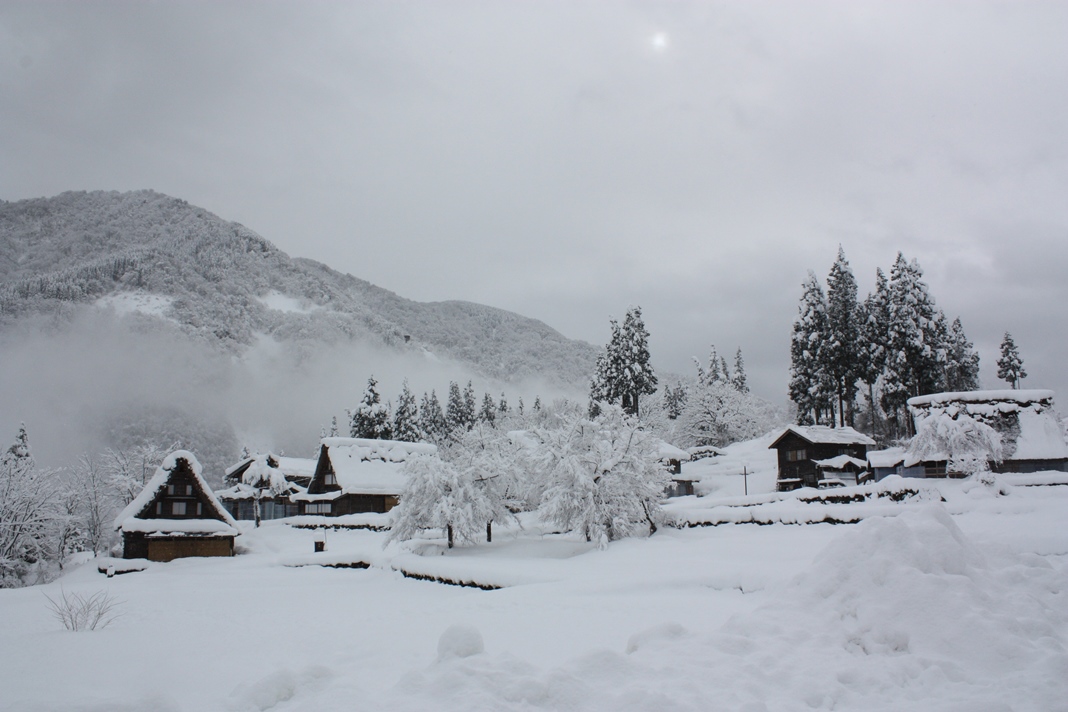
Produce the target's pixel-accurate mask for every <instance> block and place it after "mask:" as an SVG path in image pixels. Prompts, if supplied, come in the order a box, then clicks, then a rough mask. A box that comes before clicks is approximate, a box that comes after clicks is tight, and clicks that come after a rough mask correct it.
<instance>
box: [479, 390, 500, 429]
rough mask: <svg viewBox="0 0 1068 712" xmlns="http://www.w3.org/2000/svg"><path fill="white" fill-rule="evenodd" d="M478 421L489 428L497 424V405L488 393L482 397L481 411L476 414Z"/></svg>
mask: <svg viewBox="0 0 1068 712" xmlns="http://www.w3.org/2000/svg"><path fill="white" fill-rule="evenodd" d="M478 419H479V421H481V422H483V423H486V424H487V425H490V426H492V425H493V424H494V423H496V422H497V405H496V404H495V403H494V402H493V396H491V395H490V394H489V393H486V394H485V395H483V396H482V409H481V410H480V411H479V412H478Z"/></svg>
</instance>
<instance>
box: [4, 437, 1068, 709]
mask: <svg viewBox="0 0 1068 712" xmlns="http://www.w3.org/2000/svg"><path fill="white" fill-rule="evenodd" d="M750 456H752V458H753V465H754V469H755V470H756V471H757V472H758V474H757V477H758V478H759V477H760V476H761V474H760V473H762V472H763V471H765V470H766V466H765V465H766V463H764V465H762V464H760V463H759V462H758V461H759V457H758V456H757V448H755V447H754V448H753V453H752V454H751V455H745V457H750ZM764 457H766V455H764ZM700 466H701V467H712V466H716V467H723V468H725V467H726V464H725V463H722V462H721V463H719V464H717V465H711V464H704V465H700ZM715 477H719V478H720V480H721V481H720V482H718V483H716V482H710V483H708V487H709V488H710V489H713V490H715V491H716V492H717V494H718V495H720V496H730V497H731V498H732V500H733V501H738V499H739V498H738V495H741V494H742V491H741V483H740V481H739V480H740V478H739V477H735V475H734V474H733V473H729V472H726V471H725V470H724V471H723V472H721V473H720V474H719V475H716V476H715ZM1054 479H1056V478H1054ZM757 482H758V483H759V482H760V481H759V479H758V480H757ZM736 484H737V485H738V487H737V488H736V487H735V485H736ZM753 484H754V482H753V480H750V486H751V489H750V492H753V491H754V490H753V489H752V486H753ZM768 490H769V487H768V486H767V483H762V484H761V485H760V490H759V491H762V492H765V493H767V492H768ZM1006 490H1007V491H1008V494H1007V495H1005V496H998V495H996V494H995V492H994V491H993V490H991V489H990V488H988V487H984V486H982V485H979V484H977V483H976V484H973V483H968V482H941V483H938V494H939V495H940V496H941V498H944V499H945V501H944V502H941V501H930V500H915V501H913V500H909V501H906V502H903V503H899V504H894V505H892V507H891V508H885V507H884V508H883V509H882V510H876V509H873V508H871V507H870V506H869V505H868V503H859V504H858V505H856V506H857V507H859V508H861V509H863V508H864V507H865V506H869V508H868V510H865V511H866V512H867V514H866V515H865V516H864V517H862V521H860V523H858V524H850V525H830V524H802V525H798V524H791V525H788V524H772V525H768V526H758V525H754V524H739V525H721V526H715V527H697V528H691V529H662V530H661V531H660V532H659V533H657V534H656V535H655V536H653V537H651V538H639V539H632V540H627V541H622V542H618V543H614V544H612V545H611V546H610V547H609V549H608V550H607V551H597V550H595V549H591V548H590V547H589V546H588V545H587V544H586V543H585V542H583V541H580V540H576V539H574V538H571V537H567V536H561V535H554V534H552V533H551V532H543V531H540V530H538V529H537V528H536V527H534V526H530V527H529V528H528V529H527V530H524V531H523V532H521V533H516V532H513V533H507V534H506V533H503V532H501V533H499V534H498V536H497V537H496V539H497V541H495V542H494V543H493V544H492V545H483V546H479V547H474V548H468V549H460V550H454V551H453V552H449V553H448V554H446V555H439V554H441V553H442V549H441V546H440V543H439V542H437V541H427V542H423V543H421V544H420V545H418V546H416V547H411V548H410V549H411V550H407V551H405V550H402V549H401V548H397V547H390V548H388V549H385V550H383V548H382V541H383V539H384V537H385V535H384V534H382V533H379V532H374V531H369V530H353V531H331V532H330V533H329V534H328V542H327V545H328V551H327V552H325V554H321V555H315V554H313V553H311V552H312V549H313V540H314V536H315V534H314V533H313V532H312V531H308V530H299V529H294V528H292V527H289V526H287V525H285V524H281V523H270V524H268V525H265V526H263V527H262V528H260V529H259V530H253V529H247V530H246V531H245V534H244V535H243V536H242V537H240V539H239V543H240V547H241V550H242V552H243V553H242V554H241V555H240V556H238V557H236V558H234V559H187V560H182V561H175V562H171V563H169V564H152V565H151V566H149V567H148V569H147V570H145V571H142V572H138V573H130V574H125V575H122V576H117V577H115V578H112V579H107V578H105V577H104V576H103V575H101V574H99V573H97V571H96V566H95V564H94V563H92V562H90V563H89V564H87V565H84V566H82V567H80V568H77V569H76V570H74V571H72V572H70V573H69V574H68V575H67V576H65V577H64V578H63V579H61V580H60V581H58V582H55V583H53V584H50V585H48V586H43V587H36V588H28V589H21V590H12V591H0V641H2V644H0V709H4V710H19V711H23V710H26V711H31V712H32V711H35V710H76V711H85V710H93V711H100V712H103V711H104V710H109V711H110V710H119V711H120V712H121V711H125V712H132V711H134V710H145V711H146V712H147V711H150V710H151V711H153V712H156V711H160V712H168V711H177V710H182V711H184V710H189V711H193V710H197V711H199V710H267V709H271V710H279V711H280V712H283V711H288V710H315V711H316V712H330V711H332V710H372V709H374V710H421V711H425V710H463V711H464V712H471V711H473V710H534V709H546V710H650V711H651V710H656V711H658V712H660V711H671V710H748V711H751V712H754V711H757V710H793V709H806V710H807V709H835V710H865V711H868V710H900V709H906V708H911V709H922V710H944V711H947V712H948V711H950V710H953V711H958V710H959V711H962V712H963V711H964V710H968V711H969V712H975V711H979V712H982V711H994V710H1016V711H1025V710H1036V711H1037V710H1043V711H1047V710H1064V709H1068V527H1066V526H1065V522H1066V521H1068V486H1038V487H1022V486H1020V487H1011V488H1006ZM742 499H744V498H742ZM714 504H715V502H714V500H713V499H712V497H707V498H683V499H682V500H680V501H678V502H676V503H673V505H672V509H673V510H682V511H693V510H695V509H700V508H702V507H704V508H709V509H711V508H712V506H713V505H714ZM778 506H779V507H780V508H783V509H788V508H789V507H790V506H791V505H790V503H786V504H779V505H778ZM793 506H796V507H803V506H821V505H801V504H796V505H793ZM842 506H853V505H842ZM880 506H882V505H880ZM805 511H807V510H805ZM803 519H804V518H802V520H803ZM317 556H318V559H320V560H322V561H324V562H329V563H354V562H357V561H359V562H363V563H367V564H370V565H371V567H370V568H368V569H351V568H340V569H336V568H324V567H321V566H300V565H301V564H308V563H312V562H314V561H316V557H317ZM402 569H403V570H405V571H408V572H410V573H415V574H420V575H425V576H431V577H437V578H451V579H455V580H471V581H478V582H481V583H484V584H492V585H497V586H501V587H502V588H500V589H499V590H492V591H485V590H479V589H475V588H464V587H458V586H448V585H442V584H440V583H432V582H428V581H422V580H413V579H410V578H405V577H404V575H403V574H402V573H401V572H400V570H402ZM61 588H62V589H64V590H66V591H68V592H69V591H79V592H94V591H98V590H107V591H109V592H111V593H112V594H113V595H114V596H116V597H117V598H119V599H121V600H122V601H123V603H122V604H121V610H122V613H123V615H122V616H121V617H120V618H118V619H117V620H116V621H115V622H114V623H113V624H111V625H110V626H109V627H108V628H106V629H104V630H99V631H93V632H83V633H70V632H67V631H65V630H62V628H61V627H60V625H59V623H58V622H56V621H55V620H54V619H53V618H52V617H51V614H50V612H49V610H48V607H47V601H46V600H45V597H44V594H48V595H50V596H52V597H53V598H54V597H56V595H57V594H59V592H60V590H61ZM453 626H461V627H460V628H454V627H453ZM480 650H481V652H479V651H480Z"/></svg>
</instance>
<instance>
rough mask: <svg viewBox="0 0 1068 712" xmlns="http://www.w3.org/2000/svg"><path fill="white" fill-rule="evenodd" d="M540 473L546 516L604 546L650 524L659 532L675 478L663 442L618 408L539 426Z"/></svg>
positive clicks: (535, 433)
mask: <svg viewBox="0 0 1068 712" xmlns="http://www.w3.org/2000/svg"><path fill="white" fill-rule="evenodd" d="M530 435H531V437H532V439H533V440H534V441H535V442H536V445H535V446H534V450H535V453H536V454H535V456H534V472H535V474H536V475H538V476H540V477H541V478H542V479H543V482H544V493H543V494H542V498H541V507H540V508H539V511H540V514H541V516H542V518H543V519H545V520H546V521H547V522H551V523H552V524H554V525H556V526H558V527H560V528H562V529H564V530H566V531H577V532H582V533H583V534H584V535H585V536H586V538H587V539H588V540H590V541H595V542H597V545H598V546H599V547H601V548H604V547H606V546H607V545H608V542H609V541H612V540H614V539H619V538H622V537H625V536H630V535H631V534H633V533H634V532H635V531H636V530H637V528H638V526H639V525H641V524H646V525H648V527H649V530H650V532H653V531H656V526H657V523H658V521H659V520H660V517H661V514H660V500H661V498H662V497H663V495H664V489H665V487H666V486H667V484H668V482H669V481H670V476H669V475H668V473H667V471H666V470H665V469H664V466H663V465H662V463H661V462H660V457H659V442H658V441H657V439H656V438H655V437H654V436H653V435H652V434H651V433H649V432H647V431H645V430H644V429H642V427H641V426H640V424H639V422H638V420H637V418H632V417H630V416H627V415H626V414H625V413H624V412H623V409H622V408H621V407H619V406H602V408H601V412H600V414H599V415H598V416H597V417H596V418H594V419H592V420H591V419H589V418H585V417H582V416H571V417H570V418H568V419H567V420H565V421H564V422H563V423H562V425H561V426H560V427H558V428H553V429H540V428H539V429H536V430H535V431H533V432H532V433H531V434H530Z"/></svg>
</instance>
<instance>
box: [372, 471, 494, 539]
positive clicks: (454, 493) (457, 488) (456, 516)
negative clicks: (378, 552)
mask: <svg viewBox="0 0 1068 712" xmlns="http://www.w3.org/2000/svg"><path fill="white" fill-rule="evenodd" d="M404 470H405V472H406V473H407V476H408V481H407V484H406V485H405V487H404V491H403V492H401V497H400V504H399V505H397V506H396V507H394V508H393V510H392V514H393V518H392V525H391V530H390V534H389V537H388V539H387V542H389V541H405V540H408V539H413V538H415V537H416V536H417V535H418V534H419V532H421V531H423V530H424V529H443V530H444V531H445V535H446V538H447V539H448V542H449V548H450V549H451V548H452V547H453V546H454V545H455V544H456V543H457V542H459V543H461V544H463V543H468V542H475V541H477V539H478V537H479V536H481V534H482V533H483V532H484V531H486V525H487V524H488V523H489V522H491V521H493V518H494V516H495V515H496V514H497V513H496V511H495V510H494V508H493V506H492V505H491V503H490V501H489V498H488V497H487V495H486V491H485V490H484V489H483V488H482V487H481V486H480V485H479V484H478V483H477V482H476V481H475V477H474V474H473V472H472V471H471V470H470V469H465V468H460V467H457V466H456V465H455V464H454V463H453V462H451V461H450V460H448V459H445V458H442V457H439V456H437V455H420V456H418V457H413V458H411V459H409V460H408V461H407V462H405V464H404Z"/></svg>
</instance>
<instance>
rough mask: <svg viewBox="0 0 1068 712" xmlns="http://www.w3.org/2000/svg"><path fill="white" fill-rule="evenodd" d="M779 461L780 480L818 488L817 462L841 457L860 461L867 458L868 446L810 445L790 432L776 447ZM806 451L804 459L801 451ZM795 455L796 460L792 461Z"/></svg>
mask: <svg viewBox="0 0 1068 712" xmlns="http://www.w3.org/2000/svg"><path fill="white" fill-rule="evenodd" d="M775 449H776V451H777V452H778V460H779V479H780V480H788V479H799V480H801V485H800V486H802V487H816V486H817V484H818V483H819V479H820V474H819V471H818V469H817V467H816V463H815V462H814V461H815V460H829V459H831V458H832V457H837V456H839V455H849V456H850V457H855V458H857V459H858V460H863V459H865V458H866V457H867V453H868V448H867V446H866V445H856V444H848V445H844V444H839V443H810V442H808V441H807V440H805V439H804V438H802V437H801V436H800V435H797V434H796V433H794V432H789V433H787V434H786V435H784V436H783V437H782V438H781V439H780V440H779V442H778V444H777V445H776V446H775ZM802 450H803V451H804V454H803V457H802V455H801V451H802ZM791 453H794V454H795V456H794V459H791Z"/></svg>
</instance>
